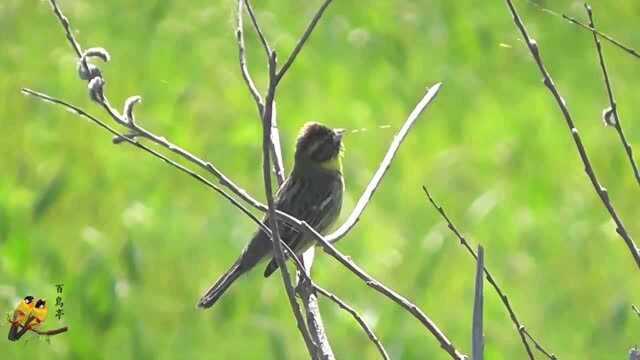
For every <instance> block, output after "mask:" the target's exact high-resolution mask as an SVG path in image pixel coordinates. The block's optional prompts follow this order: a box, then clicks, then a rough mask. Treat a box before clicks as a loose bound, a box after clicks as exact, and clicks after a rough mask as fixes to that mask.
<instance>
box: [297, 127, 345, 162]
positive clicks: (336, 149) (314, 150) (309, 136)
mask: <svg viewBox="0 0 640 360" xmlns="http://www.w3.org/2000/svg"><path fill="white" fill-rule="evenodd" d="M343 133H344V130H341V129H331V128H329V127H327V126H325V125H322V124H320V123H317V122H310V123H306V124H305V125H304V126H303V127H302V130H300V135H299V136H298V141H297V144H296V165H302V164H305V165H308V166H319V167H320V168H324V169H326V170H337V171H341V170H342V163H341V161H340V157H341V155H342V135H343Z"/></svg>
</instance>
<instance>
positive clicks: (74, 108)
mask: <svg viewBox="0 0 640 360" xmlns="http://www.w3.org/2000/svg"><path fill="white" fill-rule="evenodd" d="M22 93H23V94H25V95H29V96H34V97H36V98H37V99H39V100H42V101H44V102H46V103H51V104H54V105H60V106H62V107H63V108H65V109H67V110H68V111H70V112H71V113H73V114H75V115H78V116H80V117H84V118H86V119H88V120H90V121H92V122H93V123H95V124H96V125H98V126H99V127H101V128H102V129H104V130H106V131H108V132H109V133H111V134H112V135H114V136H115V138H119V139H122V141H124V142H127V143H129V144H131V145H133V146H135V147H137V148H138V149H141V150H143V151H145V152H146V153H148V154H150V155H152V156H154V157H156V158H158V159H160V160H162V161H164V162H165V163H167V164H168V165H170V166H173V167H174V168H176V169H178V170H179V171H181V172H183V173H185V174H187V175H189V176H191V177H193V178H195V179H196V180H198V181H199V182H200V183H202V184H204V185H206V186H208V187H209V188H211V189H213V190H214V191H215V192H217V193H218V194H220V195H222V197H224V198H225V199H227V200H228V201H229V202H230V203H231V204H232V205H233V206H235V207H237V208H238V209H239V210H240V211H242V212H243V213H244V214H245V215H247V216H248V217H249V218H250V219H251V220H253V222H255V223H256V224H257V225H258V226H260V227H261V228H262V230H263V231H265V232H267V233H269V231H270V230H269V228H267V227H266V226H264V224H263V223H262V221H260V220H259V219H258V218H257V217H256V216H255V215H253V214H252V213H251V212H250V211H249V210H248V209H247V208H245V207H244V205H242V204H241V203H240V202H239V201H238V200H236V199H235V198H234V197H233V196H231V195H229V194H227V193H226V192H225V191H224V190H223V189H222V188H220V187H219V186H217V185H215V184H213V183H212V182H210V181H209V180H207V179H205V178H204V177H203V176H201V175H199V174H198V173H196V172H194V171H191V170H190V169H188V168H186V167H185V166H183V165H180V164H178V163H177V162H175V161H173V160H171V159H169V158H168V157H166V156H165V155H163V154H161V153H159V152H157V151H155V150H153V149H151V148H150V147H148V146H146V145H144V144H142V143H140V142H139V141H137V140H136V139H132V138H130V137H128V136H126V135H125V134H122V133H120V132H118V131H116V130H115V129H113V128H112V127H111V126H109V125H107V124H106V123H104V122H103V121H101V120H100V119H98V118H96V117H95V116H93V115H91V114H89V113H88V112H86V111H85V110H83V109H82V108H80V107H77V106H75V105H73V104H70V103H68V102H66V101H64V100H60V99H58V98H55V97H52V96H49V95H47V94H44V93H41V92H37V91H34V90H31V89H27V88H23V89H22Z"/></svg>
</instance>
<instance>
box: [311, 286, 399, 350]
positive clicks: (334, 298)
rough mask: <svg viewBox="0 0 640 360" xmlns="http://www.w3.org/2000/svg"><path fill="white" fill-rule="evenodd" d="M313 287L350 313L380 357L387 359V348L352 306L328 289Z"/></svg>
mask: <svg viewBox="0 0 640 360" xmlns="http://www.w3.org/2000/svg"><path fill="white" fill-rule="evenodd" d="M315 289H316V291H317V292H319V293H320V294H322V295H323V296H324V297H326V298H327V299H329V300H331V301H333V302H334V303H335V304H336V305H338V306H339V307H340V308H342V309H343V310H345V311H346V312H348V313H349V314H351V316H353V318H354V319H355V320H356V321H357V322H358V324H359V325H360V327H361V328H362V330H363V331H364V332H365V333H366V334H367V336H368V337H369V340H371V342H372V343H373V344H374V345H375V346H376V348H377V349H378V352H380V356H382V358H383V359H385V360H389V354H387V350H385V348H384V346H383V345H382V343H381V342H380V339H378V337H377V336H376V334H375V333H374V332H373V329H371V328H370V327H369V325H368V324H367V323H366V322H365V321H364V318H363V317H362V316H361V315H360V314H359V313H358V312H357V311H356V310H355V309H354V308H352V307H351V306H349V305H348V304H347V303H345V302H344V301H342V300H341V299H340V298H339V297H337V296H336V295H335V294H333V293H330V292H329V291H327V290H325V289H323V288H321V287H319V286H316V287H315Z"/></svg>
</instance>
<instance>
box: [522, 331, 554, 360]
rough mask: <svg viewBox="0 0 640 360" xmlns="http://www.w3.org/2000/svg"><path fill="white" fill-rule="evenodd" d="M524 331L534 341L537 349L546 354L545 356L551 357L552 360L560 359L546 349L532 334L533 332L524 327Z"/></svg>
mask: <svg viewBox="0 0 640 360" xmlns="http://www.w3.org/2000/svg"><path fill="white" fill-rule="evenodd" d="M522 333H523V334H524V335H525V336H526V337H527V338H528V339H529V340H530V341H531V342H532V343H533V345H534V346H535V347H536V349H538V351H540V352H541V353H542V354H544V356H546V357H547V358H548V359H551V360H556V359H558V358H557V357H556V356H555V355H554V354H552V353H550V352H548V351H547V350H545V348H544V347H542V345H541V344H540V343H539V342H538V341H536V339H535V338H534V337H533V336H531V334H530V333H529V331H528V330H527V329H522Z"/></svg>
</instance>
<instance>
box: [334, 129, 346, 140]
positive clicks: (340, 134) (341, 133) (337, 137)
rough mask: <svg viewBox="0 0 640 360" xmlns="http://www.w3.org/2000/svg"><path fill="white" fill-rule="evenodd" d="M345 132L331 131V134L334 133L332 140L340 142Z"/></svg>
mask: <svg viewBox="0 0 640 360" xmlns="http://www.w3.org/2000/svg"><path fill="white" fill-rule="evenodd" d="M345 131H346V130H345V129H333V132H334V133H335V136H334V138H335V139H336V141H341V140H342V136H343V135H344V133H345Z"/></svg>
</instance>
